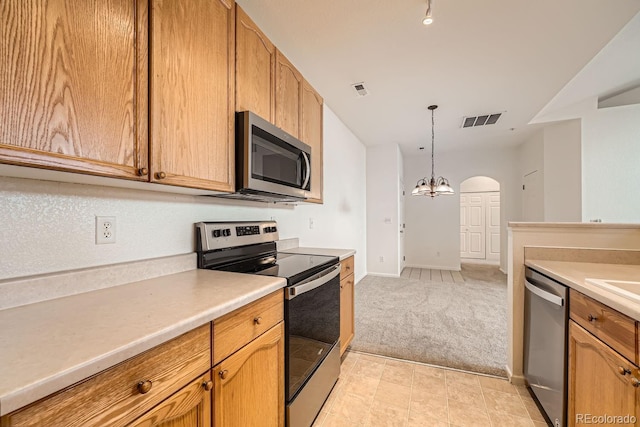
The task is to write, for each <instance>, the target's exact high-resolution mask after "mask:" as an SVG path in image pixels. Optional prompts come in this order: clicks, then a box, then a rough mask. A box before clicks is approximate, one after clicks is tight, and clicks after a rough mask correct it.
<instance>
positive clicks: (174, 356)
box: [2, 323, 211, 427]
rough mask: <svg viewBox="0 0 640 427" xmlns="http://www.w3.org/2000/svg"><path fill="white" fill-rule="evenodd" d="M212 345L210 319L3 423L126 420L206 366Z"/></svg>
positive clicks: (96, 423) (95, 423)
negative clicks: (145, 383) (147, 386)
mask: <svg viewBox="0 0 640 427" xmlns="http://www.w3.org/2000/svg"><path fill="white" fill-rule="evenodd" d="M210 345H211V325H210V324H209V323H208V324H206V325H204V326H201V327H199V328H197V329H194V330H193V331H191V332H187V333H186V334H184V335H181V336H179V337H178V338H175V339H173V340H171V341H169V342H166V343H164V344H161V345H159V346H157V347H154V348H152V349H151V350H149V351H146V352H144V353H142V354H140V355H138V356H135V357H133V358H131V359H129V360H126V361H124V362H122V363H120V364H118V365H116V366H114V367H112V368H109V369H107V370H105V371H103V372H101V373H99V374H97V375H95V376H93V377H91V378H88V379H87V380H85V381H83V382H81V383H78V384H76V385H73V386H71V387H69V388H67V389H65V390H63V391H61V392H59V393H56V394H54V395H52V396H50V397H48V398H45V399H43V400H41V401H39V402H36V403H34V404H32V405H30V406H27V407H26V408H24V409H21V410H18V411H16V412H13V413H11V414H9V415H7V416H6V417H4V418H3V419H2V427H9V426H11V427H13V426H47V427H54V426H64V427H73V426H78V427H79V426H82V427H88V426H100V427H103V426H124V425H126V424H128V423H130V422H131V421H133V420H134V419H135V418H137V417H138V416H140V415H142V414H143V413H145V412H146V411H148V410H149V409H151V408H152V407H154V406H155V405H157V404H158V403H160V402H161V401H162V400H164V399H166V398H167V397H169V396H170V395H171V394H172V393H174V392H176V391H177V390H178V389H179V388H180V387H181V386H183V385H184V384H186V383H188V382H189V381H191V380H193V378H195V377H196V376H198V375H201V374H202V373H203V372H206V371H207V370H208V369H209V368H210V367H211V352H210ZM145 381H149V382H150V385H151V388H150V389H149V390H148V391H146V393H143V392H141V391H142V389H143V387H142V386H139V384H140V383H143V382H145ZM147 384H148V383H147Z"/></svg>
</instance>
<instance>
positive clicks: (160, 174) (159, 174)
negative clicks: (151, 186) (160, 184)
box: [156, 172, 167, 179]
mask: <svg viewBox="0 0 640 427" xmlns="http://www.w3.org/2000/svg"><path fill="white" fill-rule="evenodd" d="M166 177H167V174H166V173H164V172H156V179H165V178H166Z"/></svg>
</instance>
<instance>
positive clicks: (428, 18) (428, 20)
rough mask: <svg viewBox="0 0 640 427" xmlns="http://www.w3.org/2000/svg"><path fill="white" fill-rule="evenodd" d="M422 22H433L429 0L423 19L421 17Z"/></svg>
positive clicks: (429, 0) (428, 0) (426, 23)
mask: <svg viewBox="0 0 640 427" xmlns="http://www.w3.org/2000/svg"><path fill="white" fill-rule="evenodd" d="M422 23H423V24H424V25H429V24H431V23H433V16H431V0H427V13H426V15H425V16H424V19H422Z"/></svg>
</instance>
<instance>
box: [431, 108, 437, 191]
mask: <svg viewBox="0 0 640 427" xmlns="http://www.w3.org/2000/svg"><path fill="white" fill-rule="evenodd" d="M434 128H435V119H434V118H433V110H431V181H435V179H436V175H435V172H434V166H435V160H434V156H435V154H434V140H435V130H434Z"/></svg>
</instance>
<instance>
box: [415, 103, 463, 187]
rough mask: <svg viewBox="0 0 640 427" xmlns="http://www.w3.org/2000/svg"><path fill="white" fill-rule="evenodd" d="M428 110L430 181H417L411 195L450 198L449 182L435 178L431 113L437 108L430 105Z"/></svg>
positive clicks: (432, 119)
mask: <svg viewBox="0 0 640 427" xmlns="http://www.w3.org/2000/svg"><path fill="white" fill-rule="evenodd" d="M428 108H429V110H431V179H430V180H428V181H427V177H424V178H422V179H420V180H418V183H417V184H416V188H414V189H413V191H412V192H411V195H413V196H431V197H432V198H433V197H435V196H439V195H440V194H444V195H449V196H451V195H453V194H455V193H454V191H453V188H451V186H450V185H449V181H448V180H447V179H446V178H444V177H442V176H439V177H438V179H436V176H435V173H434V164H435V162H434V156H433V151H434V141H435V131H434V127H435V121H434V118H433V111H434V110H435V109H436V108H438V106H437V105H430V106H429V107H428Z"/></svg>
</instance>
